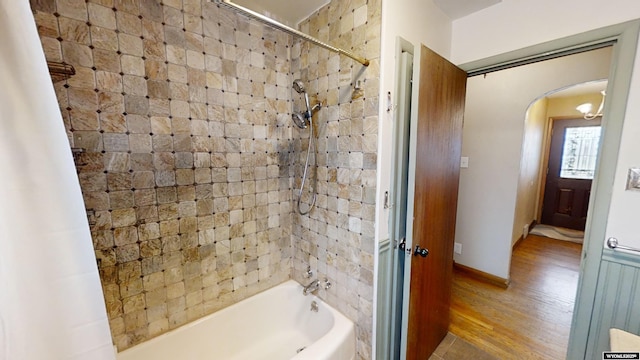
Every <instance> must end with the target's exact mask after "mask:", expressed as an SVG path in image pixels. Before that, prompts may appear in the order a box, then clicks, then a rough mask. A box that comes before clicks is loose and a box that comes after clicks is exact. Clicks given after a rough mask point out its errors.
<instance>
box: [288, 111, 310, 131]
mask: <svg viewBox="0 0 640 360" xmlns="http://www.w3.org/2000/svg"><path fill="white" fill-rule="evenodd" d="M291 120H293V123H294V124H296V126H297V127H299V128H300V129H306V128H307V123H308V121H307V119H305V118H304V115H303V114H302V113H293V114H291Z"/></svg>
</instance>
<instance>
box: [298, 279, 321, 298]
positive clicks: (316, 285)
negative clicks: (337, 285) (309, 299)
mask: <svg viewBox="0 0 640 360" xmlns="http://www.w3.org/2000/svg"><path fill="white" fill-rule="evenodd" d="M319 288H320V283H319V282H318V280H313V281H312V282H311V283H310V284H309V285H307V286H305V287H304V289H303V290H302V293H303V294H304V295H305V296H307V295H309V294H312V293H313V292H315V291H317V290H318V289H319Z"/></svg>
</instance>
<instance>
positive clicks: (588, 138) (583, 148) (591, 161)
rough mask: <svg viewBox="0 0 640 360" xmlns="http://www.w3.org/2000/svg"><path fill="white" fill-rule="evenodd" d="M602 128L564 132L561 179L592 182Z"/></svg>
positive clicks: (588, 127) (572, 128)
mask: <svg viewBox="0 0 640 360" xmlns="http://www.w3.org/2000/svg"><path fill="white" fill-rule="evenodd" d="M601 129H602V128H601V127H600V126H580V127H568V128H566V129H565V132H564V146H563V149H562V161H561V167H560V177H561V178H565V179H587V180H592V179H593V175H594V173H595V169H596V159H597V157H598V144H600V132H601Z"/></svg>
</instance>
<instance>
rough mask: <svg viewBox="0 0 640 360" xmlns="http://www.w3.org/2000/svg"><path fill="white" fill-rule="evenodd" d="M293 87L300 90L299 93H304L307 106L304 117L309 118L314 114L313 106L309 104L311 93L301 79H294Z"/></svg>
mask: <svg viewBox="0 0 640 360" xmlns="http://www.w3.org/2000/svg"><path fill="white" fill-rule="evenodd" d="M293 89H294V90H295V91H297V92H298V94H302V95H303V96H304V104H305V105H306V107H307V111H306V112H305V113H304V117H305V118H306V119H309V118H310V117H311V116H312V113H311V106H309V94H307V91H306V89H305V87H304V83H303V82H302V80H300V79H296V80H294V81H293Z"/></svg>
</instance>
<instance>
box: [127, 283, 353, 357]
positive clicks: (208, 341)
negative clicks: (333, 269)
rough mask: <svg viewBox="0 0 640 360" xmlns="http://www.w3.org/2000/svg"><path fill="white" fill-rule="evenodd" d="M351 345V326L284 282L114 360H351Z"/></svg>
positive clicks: (312, 297)
mask: <svg viewBox="0 0 640 360" xmlns="http://www.w3.org/2000/svg"><path fill="white" fill-rule="evenodd" d="M312 301H315V302H316V303H317V305H318V312H313V311H311V303H312ZM355 342H356V341H355V329H354V325H353V322H351V321H350V320H349V319H347V318H346V317H345V316H344V315H342V314H340V313H339V312H338V311H336V310H335V309H333V308H331V307H330V306H328V305H327V304H325V303H324V302H322V300H320V299H319V298H317V297H316V296H313V295H309V296H304V295H303V294H302V286H301V285H300V284H298V283H297V282H295V281H293V280H289V281H287V282H285V283H283V284H280V285H278V286H276V287H274V288H271V289H269V290H266V291H264V292H262V293H259V294H257V295H255V296H252V297H250V298H248V299H246V300H243V301H241V302H239V303H237V304H234V305H232V306H230V307H228V308H225V309H222V310H220V311H218V312H215V313H213V314H211V315H208V316H206V317H204V318H202V319H199V320H196V321H194V322H192V323H189V324H186V325H183V326H181V327H179V328H177V329H175V330H172V331H170V332H168V333H166V334H163V335H160V336H158V337H156V338H154V339H151V340H149V341H147V342H144V343H142V344H139V345H136V346H134V347H132V348H130V349H127V350H125V351H123V352H120V353H119V354H118V356H117V360H150V359H153V360H175V359H184V360H205V359H206V360H285V359H291V360H324V359H326V360H353V359H354V358H355ZM300 349H303V350H301V351H299V350H300ZM298 351H299V352H298Z"/></svg>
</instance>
